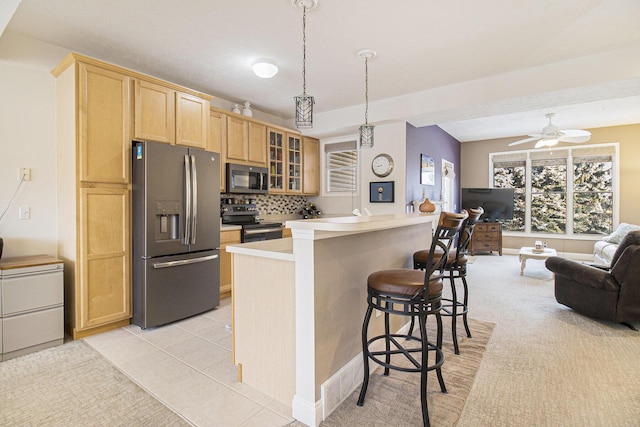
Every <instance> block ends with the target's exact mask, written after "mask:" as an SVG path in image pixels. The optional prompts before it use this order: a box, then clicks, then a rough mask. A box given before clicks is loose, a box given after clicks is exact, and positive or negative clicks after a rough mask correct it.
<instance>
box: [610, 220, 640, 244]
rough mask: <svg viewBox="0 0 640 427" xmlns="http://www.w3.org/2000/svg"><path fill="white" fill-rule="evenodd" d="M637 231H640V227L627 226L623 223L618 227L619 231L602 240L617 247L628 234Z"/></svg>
mask: <svg viewBox="0 0 640 427" xmlns="http://www.w3.org/2000/svg"><path fill="white" fill-rule="evenodd" d="M635 230H640V225H633V224H627V223H625V222H623V223H621V224H620V225H619V226H618V229H617V230H616V231H614V232H613V233H611V234H610V235H608V236H607V237H605V238H604V239H602V240H604V241H605V242H609V243H615V244H616V245H618V244H620V242H621V241H622V239H623V238H624V236H626V235H627V233H628V232H630V231H635Z"/></svg>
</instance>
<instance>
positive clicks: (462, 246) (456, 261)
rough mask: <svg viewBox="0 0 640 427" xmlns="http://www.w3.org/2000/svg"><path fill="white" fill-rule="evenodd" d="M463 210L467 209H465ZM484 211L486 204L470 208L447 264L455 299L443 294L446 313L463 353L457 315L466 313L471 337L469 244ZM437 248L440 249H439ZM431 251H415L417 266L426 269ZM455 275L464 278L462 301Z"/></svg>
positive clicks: (463, 315)
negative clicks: (468, 280)
mask: <svg viewBox="0 0 640 427" xmlns="http://www.w3.org/2000/svg"><path fill="white" fill-rule="evenodd" d="M463 212H465V211H464V210H463ZM483 213H484V209H483V208H482V207H479V208H471V209H469V210H468V214H469V216H468V218H467V219H466V220H465V221H464V224H462V228H461V229H460V235H459V238H458V243H457V245H456V249H455V250H450V251H449V255H448V257H447V262H446V264H445V266H444V270H445V272H447V273H448V276H449V281H450V282H451V299H448V298H443V299H442V301H443V304H442V313H441V315H442V316H449V317H451V331H452V332H451V335H452V339H453V348H454V350H455V353H456V354H460V348H459V346H458V334H457V329H456V328H457V321H456V320H457V318H458V316H462V321H463V324H464V329H465V331H466V333H467V337H469V338H471V330H470V329H469V322H468V320H467V314H468V312H469V287H468V285H467V261H468V259H467V256H466V252H467V248H468V247H469V243H470V242H471V237H472V236H473V230H474V228H475V226H476V223H477V222H478V220H479V219H480V216H481V215H482V214H483ZM436 251H438V250H437V249H436ZM442 253H443V252H440V251H438V252H437V253H436V254H435V256H436V257H441V256H442ZM430 254H431V252H430V250H429V249H425V250H421V251H417V252H415V253H414V254H413V268H415V269H421V270H423V269H425V267H426V265H428V259H429V256H430ZM455 279H462V301H459V300H458V292H457V288H456V282H455ZM413 326H414V320H413V319H412V321H411V326H410V328H409V330H412V329H413Z"/></svg>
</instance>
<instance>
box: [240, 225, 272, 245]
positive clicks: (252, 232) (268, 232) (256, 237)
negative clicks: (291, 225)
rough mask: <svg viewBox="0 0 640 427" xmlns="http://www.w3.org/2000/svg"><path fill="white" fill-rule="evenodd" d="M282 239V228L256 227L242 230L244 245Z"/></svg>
mask: <svg viewBox="0 0 640 427" xmlns="http://www.w3.org/2000/svg"><path fill="white" fill-rule="evenodd" d="M281 238H282V226H281V225H280V226H276V225H273V226H269V227H254V228H243V229H242V243H249V242H259V241H261V240H272V239H281Z"/></svg>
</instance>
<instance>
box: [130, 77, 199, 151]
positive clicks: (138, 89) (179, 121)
mask: <svg viewBox="0 0 640 427" xmlns="http://www.w3.org/2000/svg"><path fill="white" fill-rule="evenodd" d="M134 93H135V96H134V106H135V107H134V120H133V121H134V135H133V136H134V138H135V139H140V140H151V141H158V142H166V143H168V144H177V145H184V146H188V147H194V148H202V149H205V148H207V140H208V137H209V135H208V129H209V101H208V100H207V99H203V98H201V97H198V96H195V95H191V94H187V93H183V92H180V91H177V90H175V89H172V88H170V87H167V86H164V85H161V84H157V83H153V82H149V81H146V80H143V79H136V80H135V91H134Z"/></svg>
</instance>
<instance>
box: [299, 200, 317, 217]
mask: <svg viewBox="0 0 640 427" xmlns="http://www.w3.org/2000/svg"><path fill="white" fill-rule="evenodd" d="M298 215H302V218H303V219H309V218H318V217H319V216H320V215H322V212H320V209H318V207H317V206H315V205H314V204H313V203H307V205H306V206H305V207H304V208H302V210H300V211H298Z"/></svg>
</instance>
